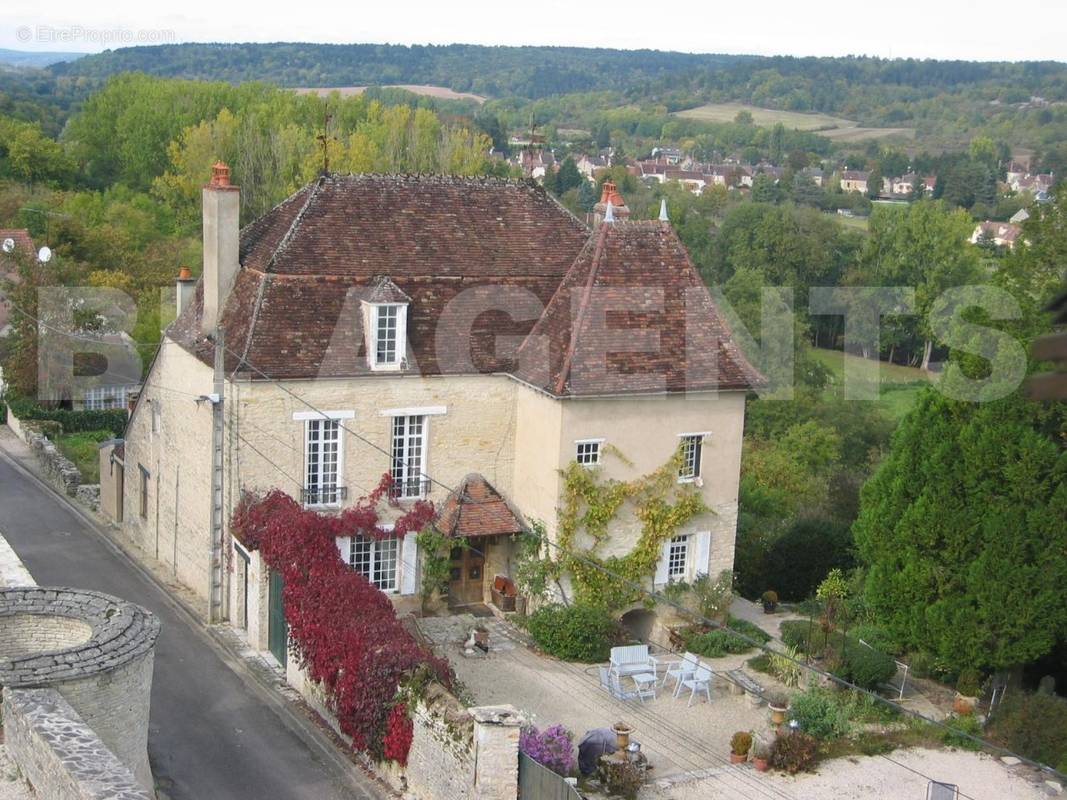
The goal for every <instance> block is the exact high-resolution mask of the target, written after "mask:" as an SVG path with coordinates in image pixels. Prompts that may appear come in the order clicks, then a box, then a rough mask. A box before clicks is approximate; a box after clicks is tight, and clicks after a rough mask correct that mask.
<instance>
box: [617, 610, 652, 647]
mask: <svg viewBox="0 0 1067 800" xmlns="http://www.w3.org/2000/svg"><path fill="white" fill-rule="evenodd" d="M619 622H620V624H621V625H622V627H623V629H624V630H625V631H626V632H627V633H628V634H630V635H631V636H632V637H633V638H634V639H637V640H638V641H639V642H647V641H648V640H649V637H650V636H651V635H652V630H653V629H654V628H655V626H656V612H654V611H649V610H648V609H647V608H632V609H630V610H629V611H627V612H626V613H625V614H623V615H622V619H620V620H619Z"/></svg>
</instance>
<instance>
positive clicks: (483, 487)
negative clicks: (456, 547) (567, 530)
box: [434, 473, 525, 538]
mask: <svg viewBox="0 0 1067 800" xmlns="http://www.w3.org/2000/svg"><path fill="white" fill-rule="evenodd" d="M434 527H435V528H437V530H438V531H439V532H440V533H443V534H445V535H446V536H453V537H460V536H464V537H474V538H476V537H480V536H502V535H510V534H513V533H521V532H522V531H523V530H525V528H524V527H523V524H522V522H520V521H519V518H518V517H517V516H516V515H515V512H514V511H512V510H511V507H510V506H509V505H508V504H507V501H506V500H504V498H503V497H501V496H500V492H498V491H497V490H496V489H494V488H493V486H492V485H491V484H490V483H489V481H487V480H486V479H485V478H483V477H482V476H481V475H479V474H477V473H471V474H470V475H468V476H467V477H466V478H464V479H463V482H462V483H460V485H459V486H458V487H457V488H456V490H455V491H454V492H452V494H450V495H449V496H448V498H447V499H446V500H445V501H444V503H442V504H441V511H440V513H439V514H438V516H437V522H436V523H434Z"/></svg>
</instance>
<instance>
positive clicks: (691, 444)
mask: <svg viewBox="0 0 1067 800" xmlns="http://www.w3.org/2000/svg"><path fill="white" fill-rule="evenodd" d="M704 436H705V434H703V433H684V434H682V436H681V437H680V438H681V440H682V465H681V467H679V469H678V479H679V480H683V481H692V480H696V479H697V478H699V477H700V460H701V456H702V455H703V452H704Z"/></svg>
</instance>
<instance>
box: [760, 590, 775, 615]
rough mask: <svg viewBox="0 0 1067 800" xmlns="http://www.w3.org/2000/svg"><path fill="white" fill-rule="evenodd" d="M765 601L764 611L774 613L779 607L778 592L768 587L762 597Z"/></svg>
mask: <svg viewBox="0 0 1067 800" xmlns="http://www.w3.org/2000/svg"><path fill="white" fill-rule="evenodd" d="M760 599H761V600H762V601H763V613H764V614H773V613H774V612H775V611H776V610H777V609H778V592H776V591H774V589H768V590H767V591H765V592H764V593H763V596H762V597H761V598H760Z"/></svg>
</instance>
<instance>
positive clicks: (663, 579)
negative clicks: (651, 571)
mask: <svg viewBox="0 0 1067 800" xmlns="http://www.w3.org/2000/svg"><path fill="white" fill-rule="evenodd" d="M670 554H671V540H670V539H669V538H668V539H667V541H665V542H664V543H663V549H662V550H661V551H660V554H659V563H658V564H656V577H655V578H653V583H655V585H656V586H663V585H664V584H665V583H667V559H668V558H670Z"/></svg>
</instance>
